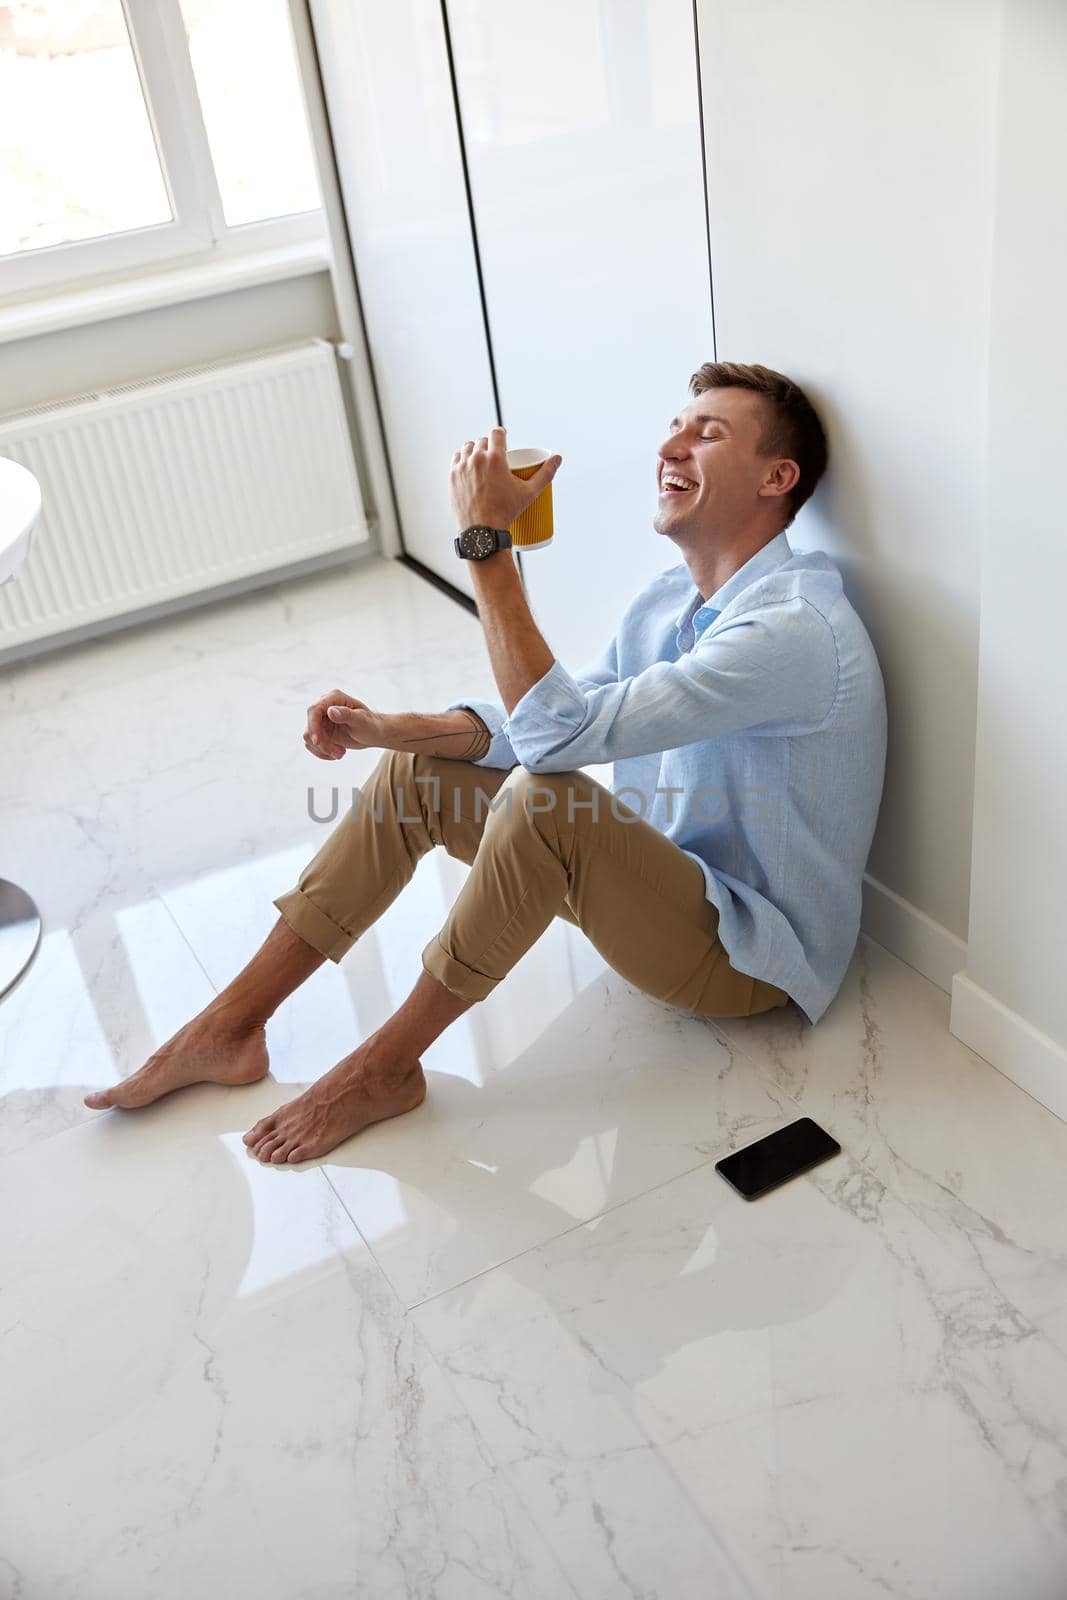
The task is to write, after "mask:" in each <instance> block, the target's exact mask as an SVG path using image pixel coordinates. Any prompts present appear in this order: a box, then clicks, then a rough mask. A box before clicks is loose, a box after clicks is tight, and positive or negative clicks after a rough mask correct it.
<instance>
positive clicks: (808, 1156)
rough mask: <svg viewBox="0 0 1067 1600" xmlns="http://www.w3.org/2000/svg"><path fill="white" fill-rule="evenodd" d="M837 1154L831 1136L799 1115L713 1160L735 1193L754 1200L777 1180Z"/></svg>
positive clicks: (793, 1176) (776, 1183) (837, 1146)
mask: <svg viewBox="0 0 1067 1600" xmlns="http://www.w3.org/2000/svg"><path fill="white" fill-rule="evenodd" d="M840 1153H841V1146H840V1145H839V1144H838V1142H837V1140H836V1139H831V1137H830V1135H829V1134H828V1133H827V1132H826V1130H825V1129H824V1128H820V1127H819V1124H818V1123H817V1122H812V1120H811V1118H810V1117H801V1118H800V1119H799V1121H797V1122H791V1123H789V1125H788V1127H785V1128H777V1129H776V1130H775V1131H774V1133H768V1134H767V1135H766V1137H765V1138H763V1139H757V1140H756V1142H755V1144H750V1145H748V1146H746V1148H745V1149H744V1150H735V1151H734V1153H733V1155H732V1156H724V1157H723V1159H722V1160H721V1161H716V1163H715V1170H716V1172H721V1173H722V1175H723V1177H724V1178H725V1179H726V1181H727V1183H729V1184H731V1185H732V1186H733V1187H734V1188H735V1189H736V1190H737V1192H738V1194H740V1195H743V1196H744V1198H745V1199H746V1200H755V1199H756V1198H757V1197H758V1196H759V1195H761V1194H766V1193H767V1191H768V1189H776V1188H777V1187H778V1185H779V1184H780V1183H786V1182H787V1181H788V1180H789V1179H790V1178H796V1177H798V1176H799V1175H800V1173H802V1172H807V1171H808V1169H809V1168H810V1167H814V1166H817V1165H818V1164H819V1162H820V1161H825V1160H826V1159H827V1158H828V1157H829V1156H836V1155H840Z"/></svg>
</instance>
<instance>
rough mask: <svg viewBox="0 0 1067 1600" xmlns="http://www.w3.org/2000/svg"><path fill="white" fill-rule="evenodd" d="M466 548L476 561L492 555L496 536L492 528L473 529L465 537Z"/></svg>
mask: <svg viewBox="0 0 1067 1600" xmlns="http://www.w3.org/2000/svg"><path fill="white" fill-rule="evenodd" d="M467 548H468V549H469V550H470V552H471V555H472V556H474V557H475V558H476V559H477V558H478V557H480V556H489V555H492V554H493V551H494V550H495V549H496V534H495V533H494V532H493V530H492V528H475V529H473V531H472V532H470V533H469V534H468V535H467Z"/></svg>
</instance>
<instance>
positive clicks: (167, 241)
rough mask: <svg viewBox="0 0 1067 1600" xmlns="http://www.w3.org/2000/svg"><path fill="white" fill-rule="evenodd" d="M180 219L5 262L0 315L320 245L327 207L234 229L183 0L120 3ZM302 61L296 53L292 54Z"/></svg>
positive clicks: (1, 261) (0, 271)
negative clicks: (50, 298) (63, 296)
mask: <svg viewBox="0 0 1067 1600" xmlns="http://www.w3.org/2000/svg"><path fill="white" fill-rule="evenodd" d="M120 4H121V6H122V10H123V13H124V15H125V18H126V27H127V30H128V32H129V38H130V45H131V47H132V49H133V56H134V62H135V64H136V67H137V71H138V76H139V78H140V81H141V91H142V93H143V95H144V101H145V107H146V109H147V112H148V119H149V124H150V127H151V130H152V135H153V138H154V140H155V146H156V153H157V156H158V158H159V164H160V171H161V173H162V177H163V183H164V186H165V188H166V191H167V194H168V197H169V199H170V206H171V211H172V213H173V220H172V221H170V222H160V223H155V224H153V225H151V226H150V227H147V228H133V229H129V230H127V231H124V232H122V233H115V234H106V235H104V236H103V237H102V238H99V239H76V240H72V241H70V242H69V243H66V244H55V245H42V246H41V247H40V248H38V249H34V250H23V251H20V252H19V253H18V254H17V255H13V256H5V257H0V308H8V307H12V306H16V305H21V304H26V303H27V302H31V301H33V300H35V299H38V298H41V297H42V296H44V295H46V294H50V293H54V292H56V291H62V290H64V289H75V288H82V287H89V286H92V285H102V284H104V283H109V282H117V281H128V280H129V279H130V278H131V277H138V276H141V275H142V274H143V275H145V276H147V275H149V274H150V273H151V272H153V271H156V270H162V269H164V268H168V267H175V266H203V265H207V264H209V263H213V262H225V261H233V260H236V259H240V258H244V257H247V256H249V255H252V254H257V253H259V252H261V251H268V250H277V249H280V248H282V247H284V246H287V245H295V244H305V243H309V242H312V241H316V240H320V241H321V242H322V243H323V244H324V245H325V244H326V243H327V227H326V214H325V211H324V209H323V208H322V207H319V208H317V209H315V210H313V211H301V212H293V213H290V214H289V215H288V216H282V217H271V218H268V219H267V220H265V221H262V222H246V223H239V224H237V225H236V226H234V227H231V226H230V225H229V224H228V223H227V222H226V218H225V214H224V212H223V206H222V196H221V195H220V193H219V186H218V181H217V179H216V177H215V167H214V163H213V161H212V159H211V147H210V145H209V142H208V136H207V128H206V127H205V125H204V118H203V114H202V112H201V109H200V98H199V95H198V94H197V89H196V77H195V74H194V72H193V63H192V58H191V56H190V54H189V41H188V38H187V36H186V32H185V22H184V19H183V17H182V12H181V5H180V0H120ZM294 55H295V48H294Z"/></svg>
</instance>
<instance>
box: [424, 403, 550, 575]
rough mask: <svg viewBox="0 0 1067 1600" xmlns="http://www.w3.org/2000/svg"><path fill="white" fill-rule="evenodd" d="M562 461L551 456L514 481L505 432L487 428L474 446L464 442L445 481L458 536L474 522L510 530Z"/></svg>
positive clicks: (470, 441)
mask: <svg viewBox="0 0 1067 1600" xmlns="http://www.w3.org/2000/svg"><path fill="white" fill-rule="evenodd" d="M562 459H563V458H562V456H551V457H550V458H549V460H548V461H546V462H545V463H544V465H543V466H540V467H538V469H537V471H536V472H535V473H534V474H533V476H532V477H530V478H516V476H515V474H514V473H513V472H512V471H511V468H510V467H509V466H508V457H507V429H506V428H490V430H489V433H488V434H487V435H486V436H484V437H483V438H481V439H479V440H478V441H477V443H475V441H474V440H473V439H468V440H467V442H466V444H465V445H464V446H463V448H462V450H457V451H456V453H455V455H454V456H453V457H452V469H451V472H450V473H449V479H448V490H449V494H450V495H451V498H452V514H453V516H454V517H455V519H456V526H457V528H458V529H459V531H460V533H462V532H463V530H464V528H469V527H470V526H471V524H472V523H475V522H481V523H484V525H485V526H486V527H487V528H510V527H511V524H512V523H513V522H515V521H517V520H518V518H519V517H520V516H521V514H522V513H523V512H524V511H525V510H526V507H527V506H532V505H533V503H534V501H535V500H536V499H537V496H538V495H539V494H540V493H541V490H542V489H543V488H544V487H545V485H546V484H548V483H551V481H552V479H553V478H554V477H555V476H556V469H557V468H558V467H559V464H560V462H561V461H562ZM492 559H493V557H492V556H490V557H489V560H490V561H491V560H492ZM472 565H474V563H472Z"/></svg>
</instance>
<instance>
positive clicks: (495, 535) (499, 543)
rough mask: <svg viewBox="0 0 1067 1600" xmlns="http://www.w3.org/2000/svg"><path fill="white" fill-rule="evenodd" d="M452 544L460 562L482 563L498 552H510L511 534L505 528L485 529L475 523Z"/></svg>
mask: <svg viewBox="0 0 1067 1600" xmlns="http://www.w3.org/2000/svg"><path fill="white" fill-rule="evenodd" d="M452 542H453V544H454V545H455V547H456V554H457V556H459V558H460V560H461V561H484V560H485V558H486V556H493V555H496V552H497V551H498V550H510V549H511V534H510V533H509V532H508V531H507V529H506V528H486V527H484V526H483V525H482V524H481V523H480V522H475V523H473V524H472V525H471V526H470V527H469V528H464V530H463V532H462V533H461V534H460V535H459V537H458V538H456V539H454V540H453V541H452Z"/></svg>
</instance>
